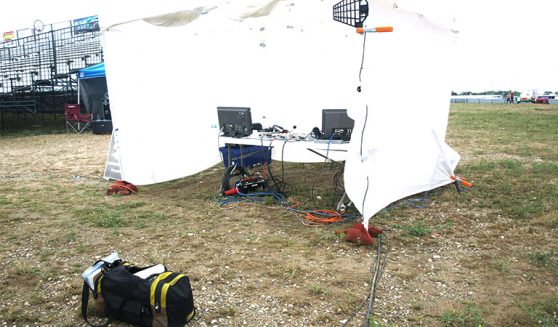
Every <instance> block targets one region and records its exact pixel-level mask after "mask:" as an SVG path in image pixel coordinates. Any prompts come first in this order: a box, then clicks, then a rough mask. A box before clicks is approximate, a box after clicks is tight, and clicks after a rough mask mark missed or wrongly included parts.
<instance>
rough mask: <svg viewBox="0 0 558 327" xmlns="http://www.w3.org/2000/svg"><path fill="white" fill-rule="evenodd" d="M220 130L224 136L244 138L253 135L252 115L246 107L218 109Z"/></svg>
mask: <svg viewBox="0 0 558 327" xmlns="http://www.w3.org/2000/svg"><path fill="white" fill-rule="evenodd" d="M217 116H218V118H219V129H220V130H221V132H223V136H231V137H243V136H249V135H251V134H252V114H251V113H250V108H245V107H217Z"/></svg>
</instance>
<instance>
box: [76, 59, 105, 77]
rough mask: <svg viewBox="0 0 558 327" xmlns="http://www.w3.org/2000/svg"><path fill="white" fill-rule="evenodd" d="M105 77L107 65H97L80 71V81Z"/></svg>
mask: <svg viewBox="0 0 558 327" xmlns="http://www.w3.org/2000/svg"><path fill="white" fill-rule="evenodd" d="M97 77H105V63H104V62H102V63H100V64H96V65H93V66H89V67H87V68H83V69H80V70H79V73H78V79H79V80H81V79H87V78H97Z"/></svg>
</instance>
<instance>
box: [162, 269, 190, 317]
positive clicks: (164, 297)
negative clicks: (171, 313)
mask: <svg viewBox="0 0 558 327" xmlns="http://www.w3.org/2000/svg"><path fill="white" fill-rule="evenodd" d="M182 277H184V275H183V274H179V275H178V276H176V277H175V278H174V279H173V280H171V281H170V282H168V283H165V285H163V289H162V290H161V308H163V309H164V308H166V307H167V292H168V290H169V287H170V286H172V285H174V284H176V283H177V282H178V281H179V280H180V278H182Z"/></svg>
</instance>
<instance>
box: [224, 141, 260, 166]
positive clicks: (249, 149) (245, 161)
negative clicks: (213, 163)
mask: <svg viewBox="0 0 558 327" xmlns="http://www.w3.org/2000/svg"><path fill="white" fill-rule="evenodd" d="M219 151H221V155H222V156H223V165H225V168H228V167H227V165H228V162H229V154H230V156H231V166H234V165H237V166H239V167H240V166H241V167H244V168H251V167H254V166H257V165H263V164H264V163H266V164H270V163H271V147H267V146H242V147H241V146H240V145H230V151H229V149H227V147H226V146H223V147H220V148H219Z"/></svg>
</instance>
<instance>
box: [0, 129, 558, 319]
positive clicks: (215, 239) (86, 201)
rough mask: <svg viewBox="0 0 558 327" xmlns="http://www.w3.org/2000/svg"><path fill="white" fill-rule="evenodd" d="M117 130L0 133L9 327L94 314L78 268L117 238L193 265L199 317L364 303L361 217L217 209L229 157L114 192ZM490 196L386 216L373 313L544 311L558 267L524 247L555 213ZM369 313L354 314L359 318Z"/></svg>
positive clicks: (129, 256) (534, 244) (136, 257)
mask: <svg viewBox="0 0 558 327" xmlns="http://www.w3.org/2000/svg"><path fill="white" fill-rule="evenodd" d="M109 141H110V137H109V136H106V135H93V134H83V135H74V134H55V135H41V136H23V137H5V138H0V227H1V228H2V229H3V232H2V233H1V234H0V242H1V243H2V245H3V246H2V247H1V248H0V284H1V285H2V287H1V288H0V289H1V290H0V323H1V324H2V325H3V326H37V325H40V326H83V325H84V323H83V321H82V320H81V317H80V301H81V287H82V279H81V276H80V274H81V272H82V271H83V270H85V269H86V268H87V267H88V266H89V265H90V264H92V263H93V262H94V261H95V260H96V259H98V258H100V257H101V256H105V255H107V254H109V253H110V252H111V251H114V250H116V251H118V253H119V254H120V256H121V257H123V258H124V259H126V260H129V261H131V262H134V263H136V264H138V265H150V264H155V263H164V264H165V265H167V267H168V268H169V269H170V270H174V271H179V272H183V273H186V274H187V275H189V276H190V277H191V281H192V287H193V290H194V297H195V298H194V300H195V304H196V307H197V308H198V314H197V316H196V318H195V320H194V321H193V322H192V324H191V325H192V326H342V325H343V324H344V323H345V322H346V321H347V319H349V318H350V317H351V315H353V313H354V312H355V310H357V309H358V308H359V306H360V305H361V304H362V303H363V302H364V301H365V300H366V298H367V296H368V294H369V291H370V286H371V284H370V282H371V277H372V273H371V269H372V264H373V261H374V258H375V254H376V247H370V246H357V245H354V244H351V243H347V242H344V241H342V240H341V239H340V237H339V236H338V235H337V234H335V230H338V229H340V228H342V227H346V226H349V225H350V224H351V223H352V222H347V223H343V224H341V225H334V226H317V227H316V226H306V225H304V224H302V223H301V220H300V218H299V217H298V216H297V215H295V214H293V213H292V212H291V211H288V210H284V209H277V208H270V207H268V206H264V205H232V206H226V207H223V206H220V205H219V204H218V197H217V190H218V185H219V181H220V178H221V169H220V167H214V168H213V169H210V170H208V171H206V172H203V173H200V174H198V175H195V176H191V177H188V178H184V179H181V180H178V181H174V182H170V183H164V184H160V185H151V186H143V187H140V192H139V193H138V194H136V195H131V196H119V197H109V196H106V195H105V194H104V192H105V191H106V189H107V187H108V186H109V185H110V183H109V182H108V181H105V180H103V179H101V176H102V173H103V170H104V162H105V159H106V154H107V148H108V144H109ZM458 150H460V152H465V153H467V152H468V151H467V149H458ZM467 160H468V159H467V156H464V161H463V162H462V164H466V162H467ZM294 169H295V170H296V169H300V170H308V169H311V170H312V169H315V168H308V167H298V166H297V167H295V168H294ZM290 174H294V173H292V172H291V173H290ZM312 175H313V173H312V171H310V172H306V173H305V176H306V177H305V178H306V179H305V180H306V181H309V180H311V179H312V177H313V176H312ZM286 178H287V179H289V178H290V180H291V181H292V183H293V184H295V183H297V181H298V180H297V179H296V178H295V175H287V177H286ZM478 196H479V195H478V194H476V193H475V189H474V188H473V190H472V191H470V192H468V193H466V194H464V193H462V194H459V193H457V192H456V191H455V188H452V187H447V188H444V189H442V190H439V191H437V192H435V193H434V194H433V195H431V197H430V202H429V206H428V208H425V209H420V208H402V209H395V210H392V211H386V212H384V213H382V214H380V215H379V216H378V217H377V218H376V219H375V224H376V225H378V226H380V227H382V228H384V229H385V230H386V232H385V234H386V238H385V241H384V246H383V247H382V250H383V256H384V257H385V258H387V259H386V261H385V266H383V273H382V276H381V279H380V280H379V282H378V285H377V290H376V293H375V295H376V298H375V303H374V307H373V313H374V322H375V324H376V325H381V326H439V325H445V326H460V325H462V326H478V325H479V324H482V325H483V326H488V325H492V326H509V325H520V326H525V325H533V324H535V325H539V324H542V321H539V322H536V321H534V320H533V319H534V318H533V317H534V316H533V312H534V310H535V309H536V308H537V303H539V302H541V301H543V302H544V301H545V299H549V298H551V299H552V298H553V297H555V296H556V294H557V287H558V285H557V280H558V278H557V274H556V269H554V266H552V267H550V268H549V267H548V266H546V267H542V266H538V265H534V264H532V262H531V261H530V260H529V257H528V252H529V251H530V250H532V249H536V250H539V252H541V253H546V252H544V251H554V252H552V253H556V251H557V242H556V236H557V233H556V227H555V226H553V225H550V227H549V224H550V223H549V222H552V221H555V218H553V217H550V216H545V217H540V218H539V219H538V220H537V219H536V220H534V221H533V222H532V223H529V224H524V223H521V222H518V221H517V220H516V219H513V217H510V216H509V215H507V214H504V213H503V212H502V211H501V210H497V209H492V208H486V207H484V208H478V207H475V201H476V197H478ZM554 214H555V212H554V213H551V214H550V215H554ZM99 217H105V218H106V219H107V220H106V222H108V223H103V221H101V222H99V220H97V219H98V218H99ZM111 219H113V220H111ZM409 226H411V227H413V226H414V227H415V228H418V229H419V232H418V233H417V236H415V237H414V236H412V233H411V236H409V229H408V228H407V227H409ZM424 226H429V228H423V230H422V231H423V232H420V228H421V227H424ZM424 231H426V232H424ZM366 305H367V302H366ZM366 305H365V307H366ZM365 313H366V308H362V309H361V310H360V311H359V312H358V313H356V316H355V318H354V319H352V320H351V321H350V322H349V323H348V324H347V325H348V326H360V325H361V324H362V323H363V319H364V315H365ZM535 317H536V316H535ZM554 317H556V312H554ZM99 321H100V320H99ZM549 321H550V322H551V323H552V321H556V320H555V319H554V320H552V318H551V319H550V320H549ZM112 325H113V326H123V324H120V323H113V324H112Z"/></svg>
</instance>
